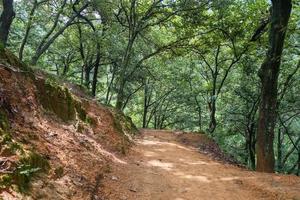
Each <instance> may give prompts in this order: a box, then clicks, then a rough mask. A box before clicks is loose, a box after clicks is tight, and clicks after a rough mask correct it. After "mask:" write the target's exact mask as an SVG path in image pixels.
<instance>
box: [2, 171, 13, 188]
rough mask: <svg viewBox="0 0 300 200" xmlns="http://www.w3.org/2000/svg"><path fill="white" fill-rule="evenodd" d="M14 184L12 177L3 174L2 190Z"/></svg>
mask: <svg viewBox="0 0 300 200" xmlns="http://www.w3.org/2000/svg"><path fill="white" fill-rule="evenodd" d="M11 184H12V176H11V175H9V174H3V175H1V176H0V189H5V188H7V187H9V186H10V185H11Z"/></svg>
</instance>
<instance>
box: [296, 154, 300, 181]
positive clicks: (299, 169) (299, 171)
mask: <svg viewBox="0 0 300 200" xmlns="http://www.w3.org/2000/svg"><path fill="white" fill-rule="evenodd" d="M296 174H297V176H300V150H299V149H298V170H297V173H296Z"/></svg>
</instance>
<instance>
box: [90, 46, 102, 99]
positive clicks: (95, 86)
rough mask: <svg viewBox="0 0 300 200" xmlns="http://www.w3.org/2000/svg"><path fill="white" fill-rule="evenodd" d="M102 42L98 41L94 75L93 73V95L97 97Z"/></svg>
mask: <svg viewBox="0 0 300 200" xmlns="http://www.w3.org/2000/svg"><path fill="white" fill-rule="evenodd" d="M100 56H101V55H100V44H99V42H97V56H96V61H95V67H94V75H93V82H92V95H93V96H94V97H95V96H96V92H97V82H98V79H97V78H98V69H99V65H100Z"/></svg>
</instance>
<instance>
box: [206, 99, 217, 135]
mask: <svg viewBox="0 0 300 200" xmlns="http://www.w3.org/2000/svg"><path fill="white" fill-rule="evenodd" d="M209 110H210V122H209V129H208V131H209V132H210V133H213V132H214V131H215V129H216V127H217V120H216V101H215V100H214V99H212V100H211V102H210V103H209Z"/></svg>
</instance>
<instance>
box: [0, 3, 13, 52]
mask: <svg viewBox="0 0 300 200" xmlns="http://www.w3.org/2000/svg"><path fill="white" fill-rule="evenodd" d="M2 3H3V11H2V13H1V16H0V43H1V44H2V45H3V47H6V44H7V39H8V34H9V30H10V26H11V23H12V21H13V19H14V17H15V12H14V7H13V3H14V1H13V0H2Z"/></svg>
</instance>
